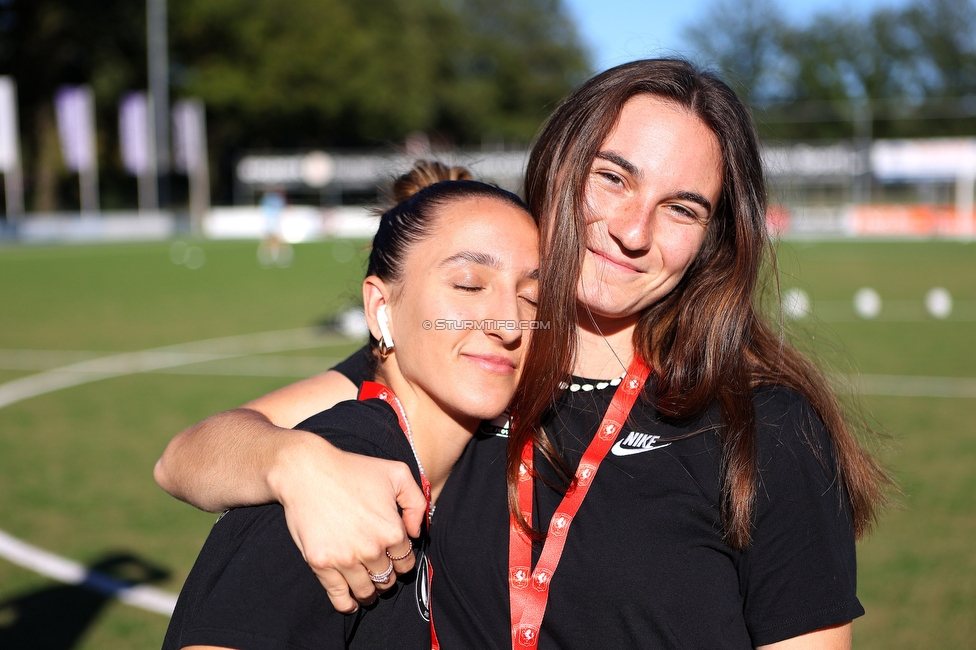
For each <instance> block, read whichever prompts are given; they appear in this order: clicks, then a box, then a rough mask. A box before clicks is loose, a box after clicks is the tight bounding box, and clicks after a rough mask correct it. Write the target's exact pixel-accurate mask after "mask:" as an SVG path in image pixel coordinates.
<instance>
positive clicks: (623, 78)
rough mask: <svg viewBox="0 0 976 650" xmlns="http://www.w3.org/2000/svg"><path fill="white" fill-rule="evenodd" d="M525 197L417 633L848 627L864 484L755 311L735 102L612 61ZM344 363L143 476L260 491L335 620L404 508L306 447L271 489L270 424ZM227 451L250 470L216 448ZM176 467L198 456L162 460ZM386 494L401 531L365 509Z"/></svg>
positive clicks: (576, 637)
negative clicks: (240, 448)
mask: <svg viewBox="0 0 976 650" xmlns="http://www.w3.org/2000/svg"><path fill="white" fill-rule="evenodd" d="M525 190H526V197H527V202H528V204H529V205H530V207H531V208H532V211H533V214H535V215H536V217H537V218H538V220H539V225H540V233H541V253H542V255H541V262H540V299H539V308H538V314H537V319H538V321H539V322H540V323H542V324H544V325H545V327H543V328H540V329H539V330H538V331H536V332H535V334H534V338H533V342H532V345H531V348H530V350H529V352H528V355H527V357H526V361H525V371H524V373H523V376H522V378H521V380H520V383H519V387H518V390H517V391H516V395H515V399H514V400H513V409H512V411H513V413H514V414H515V415H514V420H513V422H512V426H511V427H510V429H508V428H504V427H497V426H496V427H493V428H490V429H489V430H488V431H487V432H486V434H485V435H479V436H476V437H475V439H474V441H473V442H472V443H471V444H469V445H468V447H467V448H466V450H465V452H464V454H463V455H462V456H461V458H460V459H459V461H458V464H457V466H456V468H455V471H454V473H453V474H452V477H451V480H450V481H449V482H448V484H447V486H446V487H445V490H444V494H443V496H442V499H441V502H440V506H439V507H440V510H439V511H438V517H440V520H439V522H438V526H436V527H435V528H434V529H433V530H432V533H431V535H432V544H431V550H432V557H433V560H434V563H435V565H436V566H437V567H438V577H437V580H436V581H435V582H434V585H433V601H434V603H435V609H437V611H438V612H439V617H438V619H437V632H438V638H440V639H441V641H442V643H443V644H444V646H445V647H459V648H462V647H463V648H474V647H477V648H535V647H542V648H638V647H639V648H678V647H684V648H755V647H762V648H777V649H790V650H798V649H802V648H824V649H827V650H842V649H846V648H849V647H850V645H851V630H852V623H851V621H852V620H853V619H854V618H856V617H858V616H860V615H861V614H863V611H864V610H863V608H862V607H861V605H860V603H859V602H858V599H857V596H856V563H855V547H854V541H855V539H856V538H857V537H859V536H861V535H863V534H864V533H865V532H866V531H867V530H868V529H869V528H870V526H871V524H872V522H873V521H874V519H875V517H876V515H877V512H878V510H879V508H880V506H881V504H882V503H883V501H884V489H885V488H886V487H887V486H888V485H889V484H890V479H889V478H888V477H887V475H886V474H885V472H884V470H883V468H882V467H881V466H880V465H879V464H878V463H877V462H876V461H875V460H874V459H873V458H871V456H870V455H868V454H867V453H866V452H865V451H864V450H863V449H862V447H861V446H860V445H859V444H858V442H857V440H856V438H855V436H854V434H853V432H852V427H851V425H850V423H849V422H848V421H847V420H846V419H845V418H844V416H843V415H842V412H841V410H840V408H839V406H838V403H837V400H836V398H835V397H834V395H833V392H832V391H831V389H830V387H829V385H828V384H827V381H826V380H825V378H824V376H823V374H822V373H821V372H820V371H819V370H818V369H817V368H816V367H815V366H814V365H813V364H812V363H810V362H809V361H808V360H807V359H805V358H804V357H803V356H802V355H801V354H800V353H799V352H797V351H796V350H795V349H794V348H793V347H792V346H791V345H790V344H789V342H788V341H787V340H786V338H785V335H784V334H783V332H782V331H781V329H780V328H777V327H774V326H773V325H772V324H770V322H769V320H768V319H767V318H766V316H765V315H764V314H763V313H761V311H760V310H759V308H758V305H759V304H760V302H761V301H760V297H761V296H760V287H761V285H760V270H761V268H763V262H764V261H765V260H770V261H772V258H771V256H770V247H769V242H768V237H767V233H766V229H765V217H766V189H765V183H764V178H763V170H762V164H761V159H760V155H759V145H758V138H757V136H756V133H755V128H754V126H753V124H752V120H751V117H750V115H749V112H748V109H747V108H746V107H745V106H744V105H743V104H742V102H741V101H740V100H739V98H738V97H737V96H736V95H735V94H734V93H733V92H732V91H731V90H730V89H729V87H728V86H727V85H726V84H725V83H723V82H722V81H721V80H720V79H718V78H717V77H716V76H715V75H713V74H710V73H703V72H700V71H698V70H696V69H695V68H694V67H693V66H692V65H690V64H689V63H687V62H685V61H680V60H673V59H656V60H645V61H635V62H632V63H628V64H624V65H621V66H617V67H616V68H612V69H610V70H607V71H606V72H603V73H601V74H599V75H597V76H595V77H593V78H592V79H590V80H589V81H587V82H586V83H584V84H583V85H582V86H581V87H580V88H579V89H577V90H576V91H575V92H574V93H573V94H572V95H571V96H570V97H569V98H567V99H566V100H565V101H564V102H563V103H562V104H561V105H560V106H559V108H557V109H556V111H555V113H554V114H553V115H552V117H550V119H549V121H548V122H547V124H546V125H545V127H544V128H543V130H542V131H541V133H540V135H539V138H538V139H537V141H536V143H535V145H534V147H533V150H532V154H531V158H530V160H529V165H528V169H527V171H526V181H525ZM772 269H773V271H775V265H774V264H773V265H772ZM361 366H362V361H361V359H360V358H359V357H356V356H354V357H353V358H351V359H350V360H349V361H348V362H346V363H344V364H341V365H340V366H338V367H337V369H336V370H337V371H338V373H326V374H325V375H323V376H320V377H318V378H313V379H311V380H307V381H306V382H305V383H301V384H298V385H296V386H293V387H288V388H285V389H282V391H279V392H278V393H272V394H271V395H269V396H266V397H265V398H262V399H260V400H257V401H256V402H253V403H252V404H251V407H252V408H254V409H255V411H256V413H255V412H243V413H236V414H232V415H231V416H230V417H232V418H233V422H234V423H235V424H237V425H240V423H241V422H243V421H245V419H246V418H252V420H251V421H252V422H254V421H260V422H261V424H260V426H259V427H257V428H258V429H259V432H258V433H253V432H249V433H247V434H246V435H243V436H242V434H241V432H240V429H237V430H231V429H230V427H229V426H227V425H229V424H230V420H224V421H221V420H219V419H217V420H212V421H209V422H208V421H205V422H204V423H202V424H201V425H198V427H199V428H193V429H191V430H188V431H187V432H185V436H186V438H188V439H190V440H192V443H189V444H188V441H187V440H180V439H178V440H177V441H176V442H175V444H173V449H172V450H167V452H166V453H167V454H171V455H169V456H165V455H164V458H163V460H162V461H161V462H162V466H160V467H158V474H157V476H158V477H159V479H160V482H161V485H163V486H164V487H165V488H166V489H167V490H168V491H170V493H171V494H174V495H175V496H179V497H181V498H189V497H190V496H191V495H192V502H193V503H195V504H197V505H199V506H203V507H207V506H210V507H212V504H214V503H216V504H224V503H228V502H233V501H234V500H236V499H241V498H251V496H257V498H259V499H261V498H270V499H276V500H281V502H282V503H284V505H285V508H286V511H289V517H292V518H293V520H294V522H295V524H294V526H293V529H294V530H295V531H296V533H295V539H296V541H297V543H298V544H299V545H300V546H301V547H302V548H304V549H305V555H306V559H307V560H308V561H309V562H310V564H311V565H312V566H313V567H314V568H315V570H316V572H317V574H318V575H319V577H320V579H321V580H322V582H323V584H325V585H326V586H327V588H328V589H329V592H330V594H331V595H332V600H333V602H334V603H335V604H336V606H337V607H338V608H340V609H346V610H350V609H353V608H354V607H355V606H356V604H355V602H354V601H353V598H352V597H353V596H355V597H356V598H359V599H360V600H363V601H364V602H366V601H368V600H369V599H370V598H373V597H375V593H374V590H373V588H372V587H371V585H369V584H368V582H367V579H366V573H365V567H370V566H373V565H374V564H375V562H376V561H377V557H378V556H379V554H378V553H377V548H379V549H382V548H384V547H386V546H389V545H394V544H398V543H400V542H401V540H403V539H404V537H405V535H406V531H409V532H410V533H411V534H413V533H414V530H415V526H416V505H415V504H416V503H417V500H416V496H415V494H414V493H413V491H412V490H408V489H404V486H405V485H406V483H405V482H404V481H403V480H401V479H400V478H398V476H397V474H396V473H395V472H389V471H387V468H382V467H372V468H370V469H368V470H366V471H367V472H368V473H369V476H368V477H367V478H365V479H364V478H359V477H356V476H354V475H353V472H354V471H355V472H359V471H361V470H362V469H363V465H362V464H361V461H360V460H358V459H350V458H342V459H338V460H337V457H336V454H335V452H333V451H332V450H327V449H325V448H324V447H323V446H322V445H318V446H317V447H315V449H317V450H318V451H315V452H313V453H314V454H315V458H317V459H319V461H318V462H320V463H321V466H320V467H319V468H318V469H317V470H313V471H309V472H308V473H304V474H303V473H302V472H301V471H290V470H289V471H288V472H287V475H286V474H285V473H284V472H282V471H281V468H283V467H284V464H283V463H281V462H278V461H276V455H277V454H280V453H285V454H286V455H287V454H289V453H291V452H289V451H288V450H291V449H297V448H300V449H308V446H307V445H306V444H305V443H303V442H302V441H300V440H297V439H296V438H289V437H287V436H283V435H281V434H280V433H275V430H274V427H273V425H272V424H271V423H278V424H281V423H282V422H288V421H289V420H288V416H289V415H290V416H291V417H294V416H295V415H296V414H295V413H294V412H292V411H291V410H290V409H292V408H293V407H294V408H295V409H296V410H297V411H298V412H299V413H301V412H306V413H308V412H312V411H311V410H308V411H303V410H302V409H309V408H315V407H321V406H323V405H326V404H327V403H328V402H329V401H330V400H332V399H335V398H337V397H338V396H341V395H346V394H349V393H351V392H352V391H353V388H352V387H353V386H354V385H355V384H356V383H358V382H359V381H360V380H361V378H362V374H363V371H362V369H361ZM339 375H342V376H339ZM311 395H314V398H313V397H309V396H311ZM306 399H308V400H309V401H308V402H306V401H304V400H306ZM258 414H260V415H258ZM183 435H184V434H181V436H183ZM240 439H245V440H246V441H247V449H248V451H249V453H253V454H254V455H253V456H251V457H248V458H242V457H241V454H239V453H238V454H234V455H233V456H232V457H230V458H227V457H225V458H220V456H221V454H222V452H223V450H225V449H227V447H229V446H230V444H229V441H235V444H236V443H237V442H238V441H239V440H240ZM171 444H172V443H171ZM171 451H172V453H171ZM189 454H203V455H204V457H206V458H207V459H208V460H212V461H213V462H215V463H217V465H216V466H215V467H213V468H209V469H208V468H206V467H205V466H204V463H202V462H199V461H198V462H194V463H192V465H191V466H190V467H189V468H188V467H180V464H181V459H182V458H185V457H186V455H189ZM190 469H192V471H190ZM378 477H379V478H378ZM217 483H219V485H215V484H217ZM350 485H352V486H355V488H356V490H364V491H365V492H364V494H366V493H368V495H369V496H368V497H364V496H362V495H356V496H353V490H352V489H351V488H350V487H349V486H350ZM325 489H328V490H331V489H336V490H339V491H340V493H341V494H342V495H344V496H349V498H351V499H353V500H354V502H355V507H356V508H363V509H366V510H367V511H368V512H370V518H369V521H371V522H380V521H389V522H390V527H389V528H387V527H386V526H385V525H384V526H380V525H377V526H375V527H372V526H365V525H364V521H363V520H360V519H358V518H357V517H356V516H354V515H353V514H351V513H352V511H353V508H346V509H344V512H345V514H343V515H342V520H343V521H344V522H346V524H347V528H346V531H345V533H339V534H333V532H332V531H323V530H321V528H320V527H318V526H317V525H316V523H315V517H316V513H319V512H325V513H329V514H330V515H331V514H333V511H334V510H335V509H337V508H338V506H337V504H336V500H337V499H336V498H327V497H311V496H308V495H313V494H318V495H321V494H323V493H324V490H325ZM319 490H322V491H319ZM211 499H212V500H213V501H211ZM395 500H398V501H399V503H400V505H401V506H403V508H404V522H405V524H404V525H401V524H400V522H399V521H396V519H395V518H394V516H392V515H383V514H373V513H375V511H376V510H377V509H383V508H384V507H385V508H386V512H389V511H390V510H391V509H392V504H393V503H394V501H395ZM377 504H380V505H377ZM384 517H388V518H387V519H384ZM404 526H405V528H406V531H405V530H404ZM367 528H368V530H366V529H367ZM360 538H361V539H360Z"/></svg>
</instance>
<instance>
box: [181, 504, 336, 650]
mask: <svg viewBox="0 0 976 650" xmlns="http://www.w3.org/2000/svg"><path fill="white" fill-rule="evenodd" d="M176 620H180V621H181V625H180V628H181V629H180V630H179V632H178V634H175V633H174V631H173V630H172V629H171V630H170V633H169V634H167V645H164V648H170V647H171V648H174V649H175V648H182V647H184V646H188V645H215V646H222V647H228V648H247V649H248V650H277V649H279V648H286V649H294V650H299V649H302V650H304V649H306V648H310V647H313V645H314V647H320V648H326V649H328V648H344V647H345V639H346V636H347V634H348V631H349V630H350V629H351V625H352V623H353V622H354V621H353V620H352V619H350V617H347V616H344V615H342V614H339V613H338V612H336V611H335V610H334V609H333V607H332V604H331V603H330V602H329V598H328V594H327V593H326V591H325V589H323V588H322V585H321V584H319V581H318V579H317V578H316V577H315V575H314V574H313V573H312V570H311V569H310V568H309V566H308V565H307V564H306V563H305V560H304V559H303V558H302V554H301V553H300V552H299V550H298V548H297V547H296V546H295V544H294V542H292V539H291V535H290V534H289V532H288V526H287V524H286V523H285V516H284V510H283V509H282V507H281V506H280V505H277V504H273V505H266V506H255V507H250V508H237V509H234V510H231V511H230V512H228V513H227V514H226V515H224V516H223V517H222V518H221V519H220V520H219V521H218V522H217V523H216V524H214V528H213V530H212V531H211V533H210V537H208V538H207V542H206V544H204V547H203V550H202V551H201V553H200V557H199V558H198V559H197V563H196V564H195V565H194V567H193V571H191V572H190V576H189V578H188V579H187V583H186V585H184V587H183V592H182V593H181V594H180V602H179V603H178V604H177V608H176V612H175V613H174V621H176ZM171 628H172V624H171ZM171 637H177V638H172V642H171Z"/></svg>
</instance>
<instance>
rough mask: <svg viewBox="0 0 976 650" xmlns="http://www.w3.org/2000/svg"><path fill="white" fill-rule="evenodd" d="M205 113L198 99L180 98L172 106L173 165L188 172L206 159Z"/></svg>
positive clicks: (178, 169) (181, 170)
mask: <svg viewBox="0 0 976 650" xmlns="http://www.w3.org/2000/svg"><path fill="white" fill-rule="evenodd" d="M205 119H206V115H205V112H204V108H203V102H201V101H200V100H199V99H181V100H180V101H178V102H176V104H175V105H174V106H173V165H174V166H175V167H176V171H178V172H179V173H181V174H190V173H192V172H193V171H194V170H197V169H199V168H200V166H201V165H205V164H206V161H207V146H206V141H205V139H206V133H207V129H206V123H205V121H204V120H205Z"/></svg>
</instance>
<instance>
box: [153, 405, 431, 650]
mask: <svg viewBox="0 0 976 650" xmlns="http://www.w3.org/2000/svg"><path fill="white" fill-rule="evenodd" d="M295 428H296V429H303V430H306V431H311V432H313V433H317V434H319V435H321V436H323V437H324V438H326V439H328V440H329V441H330V442H331V443H332V444H334V445H336V446H337V447H339V448H341V449H344V450H346V451H352V452H356V453H360V454H364V455H367V456H375V457H378V458H386V459H390V460H400V461H403V462H405V463H407V465H408V466H409V467H410V468H411V470H412V471H413V473H414V478H415V480H417V481H418V483H419V480H420V474H419V470H418V469H417V464H416V461H415V460H414V457H413V453H412V452H411V450H410V446H409V443H408V442H407V440H406V437H405V436H404V434H403V432H402V431H401V429H400V425H399V423H398V421H397V416H396V413H395V412H394V411H393V409H392V408H390V406H389V405H387V404H386V403H385V402H383V401H381V400H366V401H362V402H356V401H349V402H342V403H340V404H337V405H336V406H335V407H333V408H332V409H330V410H328V411H324V412H322V413H320V414H318V415H315V416H313V417H311V418H309V419H308V420H306V421H305V422H302V423H301V424H299V425H298V426H297V427H295ZM426 546H427V545H426V537H424V538H422V539H421V540H418V541H417V542H416V543H415V547H417V548H418V549H419V552H420V553H422V554H423V553H425V552H426V551H427V549H426ZM417 564H418V565H421V564H423V557H422V556H421V557H419V558H418V562H417ZM428 604H429V603H428V602H427V590H426V586H423V587H422V585H421V584H420V582H418V580H417V572H416V570H414V571H412V572H410V573H408V574H405V575H401V576H398V577H397V582H396V584H395V585H394V586H393V588H391V589H390V590H389V591H388V592H386V593H385V594H384V595H383V596H382V597H381V598H380V599H379V600H378V601H377V603H376V604H374V605H373V606H370V607H361V608H360V609H359V611H358V612H357V613H356V614H352V615H344V614H339V613H338V612H336V611H335V609H334V608H333V607H332V604H331V602H330V601H329V599H328V596H327V594H326V592H325V589H324V588H323V587H322V585H321V584H320V583H319V581H318V579H317V578H316V577H315V575H314V573H313V572H312V570H311V569H310V568H309V566H308V565H307V564H306V563H305V560H304V559H303V558H302V555H301V553H300V552H299V550H298V548H297V547H296V546H295V543H294V542H293V541H292V539H291V535H290V534H289V532H288V527H287V525H286V523H285V517H284V510H283V509H282V507H281V506H280V505H277V504H273V505H265V506H255V507H249V508H235V509H233V510H230V511H228V512H227V513H225V514H224V515H222V516H221V518H220V519H218V521H217V523H216V524H214V527H213V530H212V531H211V533H210V536H209V537H208V538H207V541H206V543H205V544H204V547H203V550H202V551H201V552H200V556H199V557H198V558H197V561H196V564H194V566H193V569H192V570H191V571H190V575H189V577H188V578H187V581H186V583H185V584H184V586H183V590H182V592H181V593H180V597H179V600H178V602H177V605H176V610H175V612H174V614H173V618H172V620H171V621H170V626H169V630H168V631H167V634H166V639H165V641H164V644H163V649H164V650H177V649H178V648H182V647H184V646H187V645H197V644H199V645H216V646H225V647H232V648H241V649H246V650H265V649H266V650H278V649H282V648H286V649H294V650H299V649H303V650H304V649H312V648H315V649H329V648H376V649H378V648H394V647H396V648H415V649H417V650H420V649H423V648H430V624H429V622H428V620H427V619H426V618H425V615H426V612H427V611H428V610H427V607H428Z"/></svg>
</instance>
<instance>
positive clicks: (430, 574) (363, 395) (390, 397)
mask: <svg viewBox="0 0 976 650" xmlns="http://www.w3.org/2000/svg"><path fill="white" fill-rule="evenodd" d="M367 399H381V400H383V401H384V402H386V403H387V404H389V405H390V406H392V407H393V410H394V411H396V414H397V420H398V421H399V422H400V428H401V429H402V430H403V434H404V435H405V436H406V437H407V442H409V443H410V448H411V449H413V453H414V455H416V453H417V451H416V449H414V445H413V437H412V436H411V433H410V425H409V424H407V414H406V413H404V412H403V405H402V404H401V403H400V400H399V399H398V398H397V396H396V395H394V394H393V391H392V390H391V389H390V388H387V387H386V386H384V385H382V384H377V383H376V382H373V381H364V382H363V385H362V386H361V387H360V389H359V400H360V401H362V400H367ZM417 467H418V469H420V488H421V489H422V490H423V491H424V497H426V499H427V513H426V514H427V525H428V526H430V513H431V507H430V481H428V480H427V476H425V475H424V471H423V469H422V468H420V459H419V458H418V459H417ZM427 584H429V585H430V591H429V592H428V598H429V599H430V603H429V604H428V608H427V611H428V615H429V616H430V647H431V650H440V647H441V644H440V643H439V642H438V641H437V633H436V632H435V631H434V600H433V595H432V594H433V585H434V567H433V565H432V564H431V563H430V557H428V558H427Z"/></svg>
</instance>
